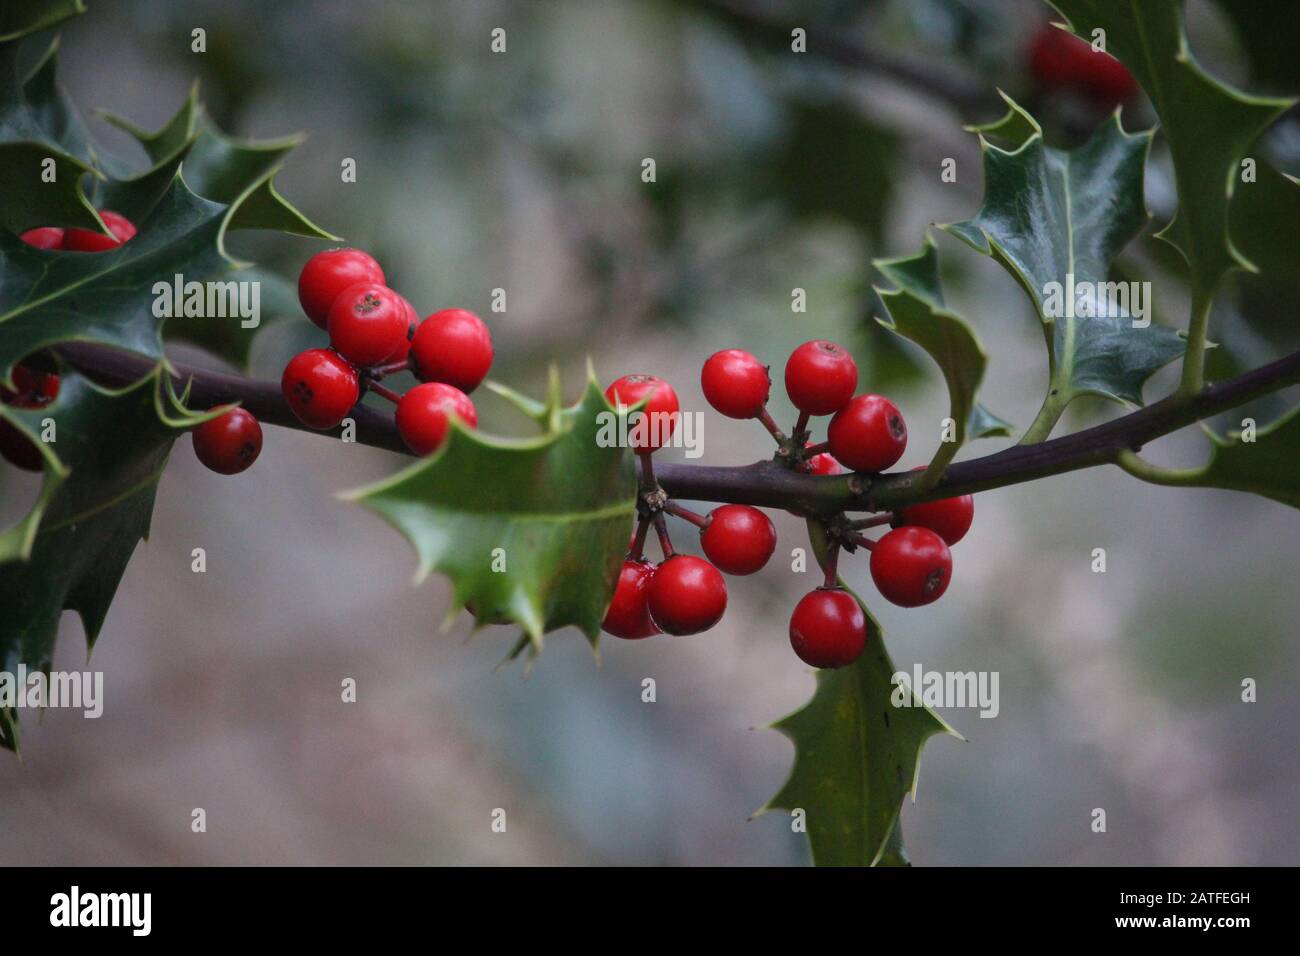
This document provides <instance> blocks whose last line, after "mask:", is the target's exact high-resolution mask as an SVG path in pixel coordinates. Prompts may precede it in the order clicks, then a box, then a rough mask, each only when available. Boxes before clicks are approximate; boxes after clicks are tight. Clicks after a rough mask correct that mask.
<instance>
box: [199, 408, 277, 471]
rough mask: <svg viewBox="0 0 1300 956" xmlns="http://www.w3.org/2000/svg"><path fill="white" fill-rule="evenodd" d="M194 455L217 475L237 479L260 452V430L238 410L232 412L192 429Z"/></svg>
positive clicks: (257, 425) (250, 415) (248, 417)
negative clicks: (236, 476) (231, 476)
mask: <svg viewBox="0 0 1300 956" xmlns="http://www.w3.org/2000/svg"><path fill="white" fill-rule="evenodd" d="M192 438H193V439H194V454H195V455H197V456H198V458H199V461H201V462H203V464H205V465H207V466H208V467H209V468H211V469H212V470H213V471H215V472H216V473H217V474H219V475H237V474H239V473H240V472H241V471H243V470H245V469H246V468H248V467H249V466H250V465H252V464H253V462H255V461H257V456H258V455H259V454H261V452H262V426H261V425H259V424H258V423H257V419H256V418H254V417H253V415H252V414H251V413H250V412H248V411H245V410H244V409H242V408H232V409H231V410H230V411H228V412H226V413H225V414H224V415H221V416H219V417H217V418H213V419H210V420H208V421H206V422H204V423H203V424H202V425H200V426H199V427H198V428H196V429H194V432H193V434H192Z"/></svg>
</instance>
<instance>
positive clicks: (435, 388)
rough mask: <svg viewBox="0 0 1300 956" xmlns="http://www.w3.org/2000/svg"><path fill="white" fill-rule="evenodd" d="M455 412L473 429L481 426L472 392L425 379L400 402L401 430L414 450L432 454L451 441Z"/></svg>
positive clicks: (398, 407) (405, 439) (398, 426)
mask: <svg viewBox="0 0 1300 956" xmlns="http://www.w3.org/2000/svg"><path fill="white" fill-rule="evenodd" d="M452 415H455V416H456V417H457V418H459V419H460V420H461V422H463V423H464V424H465V425H467V426H468V427H470V428H476V427H477V426H478V413H477V412H476V411H475V410H474V403H473V402H471V401H470V400H469V396H468V395H466V394H465V393H464V392H462V391H461V390H460V389H458V388H456V387H455V386H454V385H446V384H444V383H442V382H425V383H424V384H423V385H417V386H415V388H413V389H411V390H410V391H409V392H407V393H406V394H405V395H403V396H402V400H401V401H400V402H398V403H397V430H398V432H400V433H401V435H402V441H404V442H406V445H407V447H408V448H410V449H411V451H413V452H415V453H416V454H417V455H431V454H433V453H434V452H435V451H437V450H438V449H439V448H440V447H441V446H442V443H443V442H444V441H446V440H447V433H448V432H449V431H450V430H451V416H452Z"/></svg>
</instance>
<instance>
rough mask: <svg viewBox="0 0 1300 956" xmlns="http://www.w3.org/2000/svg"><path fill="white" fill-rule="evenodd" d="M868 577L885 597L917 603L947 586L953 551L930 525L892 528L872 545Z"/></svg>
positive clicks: (929, 599) (904, 604) (907, 604)
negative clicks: (949, 549) (927, 526)
mask: <svg viewBox="0 0 1300 956" xmlns="http://www.w3.org/2000/svg"><path fill="white" fill-rule="evenodd" d="M871 579H872V580H873V581H875V582H876V588H877V589H878V590H879V591H880V593H881V595H882V596H883V597H884V598H885V600H887V601H890V602H892V603H893V604H897V605H899V606H900V607H920V606H921V605H923V604H929V603H930V602H932V601H937V600H938V599H939V598H940V597H942V596H943V592H944V591H946V590H948V582H949V581H950V580H951V579H952V555H951V553H949V551H948V545H946V544H945V543H944V540H943V538H941V537H939V535H937V534H936V533H935V532H933V531H931V530H930V529H929V528H920V527H914V526H911V525H908V526H904V527H902V528H895V529H894V530H893V531H890V532H889V533H888V534H886V535H885V536H884V537H883V538H881V539H880V540H879V541H877V542H876V545H875V547H874V548H872V549H871Z"/></svg>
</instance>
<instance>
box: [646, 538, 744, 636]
mask: <svg viewBox="0 0 1300 956" xmlns="http://www.w3.org/2000/svg"><path fill="white" fill-rule="evenodd" d="M646 600H647V602H648V604H649V607H650V617H651V618H652V619H653V620H654V622H655V624H656V625H657V626H658V627H659V629H660V630H661V631H665V632H666V633H668V634H676V635H679V636H681V635H686V634H698V633H700V632H701V631H707V630H708V629H709V628H711V627H712V626H713V625H715V624H717V623H718V621H720V620H722V614H723V612H724V611H726V609H727V582H726V581H725V580H723V578H722V574H721V573H720V572H719V571H718V569H717V568H715V567H714V566H713V565H711V564H709V562H707V561H705V560H704V559H703V558H697V557H695V556H694V555H691V554H674V555H673V556H672V557H670V558H668V560H666V561H664V563H663V564H661V565H659V568H658V570H656V571H655V573H654V577H653V578H651V579H650V586H649V588H648V590H647V592H646Z"/></svg>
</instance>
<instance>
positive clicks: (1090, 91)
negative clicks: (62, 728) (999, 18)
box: [1029, 24, 1138, 109]
mask: <svg viewBox="0 0 1300 956" xmlns="http://www.w3.org/2000/svg"><path fill="white" fill-rule="evenodd" d="M1029 69H1030V72H1032V73H1033V75H1034V79H1035V80H1037V81H1038V84H1039V86H1041V87H1043V88H1044V89H1047V90H1058V89H1065V88H1071V89H1075V90H1077V91H1078V92H1080V93H1082V94H1083V95H1085V96H1087V97H1089V98H1090V99H1092V100H1093V101H1094V102H1095V103H1096V104H1097V105H1098V106H1100V107H1104V108H1106V109H1113V108H1114V107H1116V106H1119V105H1120V104H1121V103H1123V102H1125V101H1126V100H1129V99H1132V97H1133V96H1134V95H1136V93H1137V91H1138V85H1137V82H1136V81H1135V80H1134V79H1133V75H1132V74H1131V73H1129V71H1128V69H1127V68H1126V67H1125V66H1124V64H1123V63H1121V62H1120V61H1119V60H1117V59H1115V58H1114V57H1113V56H1111V55H1110V54H1109V53H1102V52H1101V51H1099V50H1094V49H1093V48H1092V45H1091V44H1090V43H1088V42H1087V41H1086V40H1084V39H1082V38H1080V37H1077V36H1074V35H1073V34H1070V33H1066V32H1065V31H1064V30H1059V29H1057V28H1056V27H1053V26H1050V25H1048V24H1044V25H1043V26H1042V27H1041V28H1040V29H1039V31H1038V32H1037V33H1036V34H1034V39H1033V41H1032V44H1031V46H1030V49H1029Z"/></svg>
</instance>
